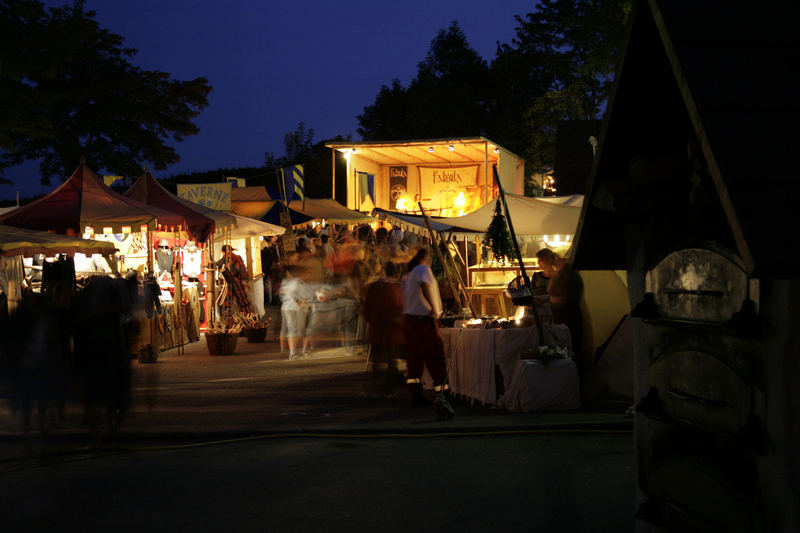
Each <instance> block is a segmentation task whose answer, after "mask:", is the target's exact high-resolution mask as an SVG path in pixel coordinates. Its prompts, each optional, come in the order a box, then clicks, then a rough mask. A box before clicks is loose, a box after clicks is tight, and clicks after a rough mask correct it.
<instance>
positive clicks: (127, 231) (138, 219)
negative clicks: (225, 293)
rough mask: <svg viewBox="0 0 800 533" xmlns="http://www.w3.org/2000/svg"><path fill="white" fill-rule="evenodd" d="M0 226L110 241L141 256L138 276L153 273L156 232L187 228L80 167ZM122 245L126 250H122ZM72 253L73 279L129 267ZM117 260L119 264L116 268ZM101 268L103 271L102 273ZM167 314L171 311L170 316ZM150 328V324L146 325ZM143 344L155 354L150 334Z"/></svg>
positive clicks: (172, 216)
mask: <svg viewBox="0 0 800 533" xmlns="http://www.w3.org/2000/svg"><path fill="white" fill-rule="evenodd" d="M0 223H3V224H7V225H9V226H15V227H21V228H27V229H35V230H41V231H52V232H55V233H59V234H62V235H67V236H84V237H89V238H94V239H97V240H101V239H102V240H106V241H109V242H111V243H112V244H113V245H114V247H115V248H116V249H117V250H120V249H125V250H126V251H127V252H128V254H129V256H131V255H136V253H142V254H143V256H144V257H143V263H142V264H141V265H139V267H140V268H139V269H137V270H139V271H140V272H142V273H144V272H153V262H152V259H151V258H150V256H149V255H148V254H147V252H146V251H147V250H149V249H152V239H153V233H154V232H155V231H156V230H160V231H167V232H170V233H172V232H180V231H181V230H182V228H184V227H186V220H185V217H184V216H182V215H179V214H176V213H172V212H169V211H165V210H163V209H159V208H158V207H154V206H151V205H148V204H145V203H142V202H138V201H136V200H133V199H131V198H127V197H125V196H123V195H121V194H119V193H117V192H115V191H113V190H111V189H110V188H109V187H107V186H106V185H105V184H103V183H102V181H100V179H99V178H98V177H97V175H96V174H95V173H94V172H92V170H91V169H89V167H88V166H86V165H85V164H84V163H83V162H82V163H81V164H80V165H79V166H78V168H77V169H76V170H75V172H74V173H73V174H72V175H71V176H70V177H69V179H68V180H67V181H65V182H64V183H63V184H61V186H59V187H58V188H56V189H55V190H54V191H53V192H51V193H50V194H48V195H47V196H44V197H43V198H39V199H38V200H34V201H33V202H31V203H29V204H25V205H23V206H21V207H19V208H18V209H15V210H13V211H11V212H9V213H6V214H5V215H2V216H0ZM126 244H127V247H126ZM80 255H82V254H79V253H76V254H75V270H76V275H77V276H78V277H81V276H91V275H94V274H105V273H106V272H113V273H119V270H120V267H122V269H123V271H124V270H125V269H128V268H130V267H129V266H128V265H127V264H126V263H125V260H126V259H127V257H124V256H123V254H117V258H116V260H110V261H105V262H104V264H100V263H99V262H96V261H95V260H94V259H93V258H92V257H91V256H89V257H85V258H80V257H79V256H80ZM118 261H119V263H118ZM106 266H107V267H108V268H107V269H106ZM169 313H170V315H172V314H173V313H172V311H171V310H170V311H169ZM151 324H152V323H151ZM150 335H151V336H150V338H149V339H147V340H145V341H144V342H145V343H146V344H147V345H148V346H149V347H150V349H151V350H154V351H157V350H158V349H159V345H158V344H157V343H156V342H155V337H154V335H153V329H152V327H151V328H150Z"/></svg>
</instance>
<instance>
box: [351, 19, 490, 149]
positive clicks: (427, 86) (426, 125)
mask: <svg viewBox="0 0 800 533" xmlns="http://www.w3.org/2000/svg"><path fill="white" fill-rule="evenodd" d="M488 76H489V67H488V66H487V64H486V61H485V60H484V59H483V58H481V56H480V55H479V54H478V53H477V52H476V51H475V50H474V49H473V48H472V47H471V46H470V45H469V42H468V41H467V38H466V36H465V35H464V32H463V31H462V30H461V28H460V27H459V26H458V23H457V22H453V23H451V24H450V27H449V28H447V29H446V30H440V31H439V32H438V33H437V35H436V37H435V38H434V39H433V41H431V46H430V48H429V50H428V53H427V55H426V56H425V59H423V60H422V61H420V62H419V63H418V65H417V75H416V77H415V78H414V79H413V80H412V81H411V83H410V84H409V86H408V88H407V89H404V88H403V87H402V85H401V84H400V82H399V81H398V80H393V81H392V85H391V87H387V86H386V85H384V86H383V87H381V89H380V91H379V92H378V95H377V97H376V99H375V102H374V103H373V104H372V105H370V106H367V107H365V108H364V112H363V113H362V114H361V115H359V116H358V122H359V128H358V133H359V135H361V137H362V139H370V140H390V139H414V138H417V139H419V138H446V137H466V136H477V135H481V134H482V133H483V131H484V128H485V125H486V122H487V120H486V117H487V111H486V102H487V100H488V92H487V87H488V84H487V80H488Z"/></svg>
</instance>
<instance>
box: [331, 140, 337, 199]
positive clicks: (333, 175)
mask: <svg viewBox="0 0 800 533" xmlns="http://www.w3.org/2000/svg"><path fill="white" fill-rule="evenodd" d="M331 198H333V200H336V148H331Z"/></svg>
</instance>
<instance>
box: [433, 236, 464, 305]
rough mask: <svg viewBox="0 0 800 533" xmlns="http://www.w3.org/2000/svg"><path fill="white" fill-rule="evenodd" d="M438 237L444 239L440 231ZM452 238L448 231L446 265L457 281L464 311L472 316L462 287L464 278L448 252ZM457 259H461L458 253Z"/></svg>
mask: <svg viewBox="0 0 800 533" xmlns="http://www.w3.org/2000/svg"><path fill="white" fill-rule="evenodd" d="M439 237H440V238H441V239H442V241H444V238H443V236H442V233H441V232H439ZM452 240H453V232H452V231H450V235H449V236H448V237H447V241H444V242H445V244H446V245H447V256H446V258H447V259H448V260H449V263H448V266H450V268H452V269H453V277H454V278H456V281H457V282H458V283H457V285H458V291H459V292H458V294H459V295H460V296H461V297H463V298H464V306H463V309H464V310H465V311H468V312H469V315H470V316H472V308H471V306H470V302H469V299H468V298H467V290H466V288H465V287H464V280H462V279H461V274H459V273H458V265H457V264H456V260H455V258H454V257H453V256H452V254H451V253H450V243H451V241H452ZM456 253H458V248H456ZM459 259H461V256H460V255H459Z"/></svg>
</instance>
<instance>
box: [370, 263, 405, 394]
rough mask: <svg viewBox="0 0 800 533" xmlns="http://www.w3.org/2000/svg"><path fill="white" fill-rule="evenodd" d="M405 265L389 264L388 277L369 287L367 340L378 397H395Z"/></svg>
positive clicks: (373, 388)
mask: <svg viewBox="0 0 800 533" xmlns="http://www.w3.org/2000/svg"><path fill="white" fill-rule="evenodd" d="M402 272H403V271H402V268H401V267H400V266H399V265H398V264H397V263H393V262H391V261H389V262H387V263H386V267H385V276H383V277H382V278H380V279H378V280H376V281H374V282H372V283H371V284H370V285H369V286H368V287H367V292H366V296H365V297H364V307H363V309H364V310H363V315H364V318H365V319H366V322H367V324H368V329H367V342H369V344H370V356H371V357H372V380H371V385H372V393H373V397H375V398H386V399H389V398H395V396H394V394H393V393H392V391H393V390H394V385H395V376H396V375H397V366H396V360H397V359H398V358H399V357H400V356H401V355H402V349H403V345H404V344H405V336H404V333H403V289H402V287H401V286H400V275H401V274H402Z"/></svg>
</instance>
